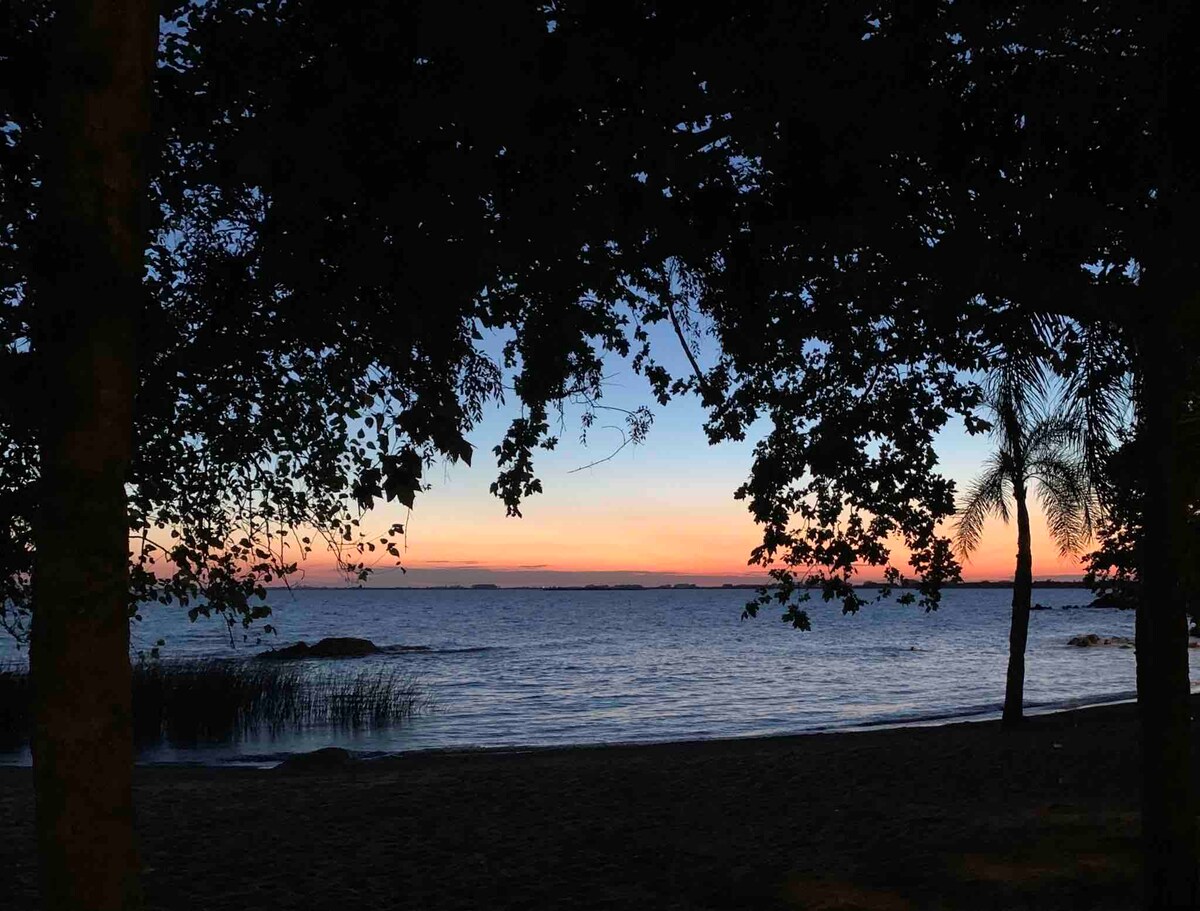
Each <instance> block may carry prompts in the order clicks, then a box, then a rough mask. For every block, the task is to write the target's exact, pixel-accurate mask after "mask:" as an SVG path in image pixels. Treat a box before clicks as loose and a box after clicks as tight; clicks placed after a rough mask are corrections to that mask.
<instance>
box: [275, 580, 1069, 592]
mask: <svg viewBox="0 0 1200 911" xmlns="http://www.w3.org/2000/svg"><path fill="white" fill-rule="evenodd" d="M774 587H775V586H774V585H772V584H759V583H757V582H737V583H728V582H727V583H724V584H722V585H700V584H698V583H692V582H675V583H664V584H663V585H639V584H637V583H617V584H612V585H609V584H606V583H598V584H590V585H500V584H499V583H493V582H480V583H476V584H474V585H291V586H287V585H271V586H268V587H267V590H268V591H358V590H362V591H376V592H385V591H535V592H588V591H602V592H629V591H634V592H642V591H645V592H661V591H757V590H758V589H760V588H774ZM854 587H855V588H861V589H872V588H884V587H885V586H884V584H883V583H882V582H860V583H859V584H858V585H856V586H854ZM891 587H892V588H897V589H915V588H916V587H917V586H916V585H913V584H909V583H905V584H902V585H893V586H891ZM1033 587H1034V588H1082V589H1086V588H1087V586H1086V585H1084V584H1083V581H1082V580H1076V581H1063V580H1058V579H1042V580H1041V581H1035V582H1034V583H1033ZM942 588H943V589H959V588H999V589H1010V588H1012V583H1011V582H992V581H990V580H987V581H983V582H954V583H948V584H945V585H943V586H942Z"/></svg>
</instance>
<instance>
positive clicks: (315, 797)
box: [0, 705, 1140, 911]
mask: <svg viewBox="0 0 1200 911" xmlns="http://www.w3.org/2000/svg"><path fill="white" fill-rule="evenodd" d="M1138 761H1139V759H1138V750H1137V729H1136V723H1135V715H1134V707H1133V706H1131V705H1122V706H1110V707H1103V708H1096V709H1085V710H1080V711H1074V712H1064V713H1060V714H1055V715H1047V716H1042V717H1038V718H1034V719H1032V720H1031V721H1030V722H1029V723H1028V725H1027V727H1026V728H1025V729H1023V730H1020V731H1016V732H1008V731H1002V730H1001V729H1000V727H999V725H998V724H997V723H994V722H986V723H959V724H951V725H946V726H942V727H932V728H908V729H899V730H881V731H871V732H863V733H830V734H814V735H805V736H796V737H780V738H771V739H763V740H740V741H711V742H700V743H673V744H663V745H654V746H608V747H588V748H574V749H546V750H534V751H529V752H520V753H511V752H510V753H502V752H485V751H481V752H473V753H472V752H467V753H462V752H457V753H434V754H417V755H410V756H399V757H392V758H387V759H382V760H374V761H369V762H357V763H351V764H349V765H346V766H343V767H341V768H336V769H327V770H323V771H322V770H312V771H287V770H283V769H274V770H238V769H213V768H170V767H144V768H141V769H139V771H138V782H137V808H138V814H139V815H138V825H139V830H140V837H141V844H142V853H143V861H144V864H145V867H146V869H145V875H144V881H145V888H146V893H147V898H148V906H149V907H150V908H155V909H199V908H205V909H229V911H234V909H237V911H243V909H258V908H263V909H265V908H271V909H309V908H311V909H326V908H328V909H334V908H336V909H351V911H366V909H384V908H389V909H390V908H403V909H429V911H437V909H452V908H453V909H542V908H546V909H550V908H555V909H558V908H581V909H582V908H611V909H618V908H620V909H659V908H661V909H700V908H704V909H735V908H746V909H750V908H753V909H784V908H797V909H798V908H808V909H829V911H832V909H841V911H848V909H852V908H870V909H889V911H892V909H895V911H901V909H918V908H962V909H984V908H996V909H1001V908H1003V909H1013V908H1026V907H1028V908H1039V909H1044V908H1127V907H1133V906H1134V905H1135V904H1136V903H1137V898H1138V892H1139V880H1138V877H1139V869H1140V867H1139V863H1140V862H1139V859H1138V839H1137V832H1138V814H1137V805H1138V803H1137V801H1138ZM30 782H31V777H30V773H29V770H27V769H11V768H10V769H0V819H3V820H4V821H5V822H4V826H3V829H2V831H0V852H2V856H3V857H4V858H5V867H6V869H5V872H4V874H3V877H2V878H0V896H2V895H3V893H4V892H5V891H8V890H13V891H12V898H13V899H14V900H10V901H3V900H0V905H3V906H4V907H6V908H14V909H16V908H27V907H33V906H34V899H35V892H34V869H33V864H34V857H33V851H32V841H33V837H32V836H33V828H32V827H33V821H32V817H33V808H32V795H31V791H30Z"/></svg>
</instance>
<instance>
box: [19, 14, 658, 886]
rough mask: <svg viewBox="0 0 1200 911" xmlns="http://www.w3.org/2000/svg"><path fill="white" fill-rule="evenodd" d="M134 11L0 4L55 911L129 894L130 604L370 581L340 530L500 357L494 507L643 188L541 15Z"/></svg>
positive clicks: (602, 299)
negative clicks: (509, 387)
mask: <svg viewBox="0 0 1200 911" xmlns="http://www.w3.org/2000/svg"><path fill="white" fill-rule="evenodd" d="M158 12H159V9H158V7H157V6H150V5H146V4H138V3H136V2H133V0H129V2H116V0H114V2H101V0H95V2H80V3H77V4H71V5H66V6H58V5H53V6H51V5H41V4H37V3H26V4H17V5H13V6H9V7H6V8H5V15H11V17H12V21H13V24H14V28H13V30H11V31H6V32H5V40H6V41H9V40H11V44H12V47H11V51H12V53H11V54H0V65H2V66H4V67H5V69H6V73H5V74H4V78H3V79H0V85H2V86H3V95H0V101H2V102H3V110H2V111H0V114H3V117H0V122H2V123H3V128H4V135H3V137H2V141H0V155H2V156H3V167H0V175H2V177H0V190H2V194H3V195H2V196H0V204H2V205H3V207H4V210H3V216H4V217H3V218H2V219H0V224H3V226H4V228H3V235H2V236H0V241H2V245H0V250H2V251H3V256H2V257H0V269H3V272H2V273H0V277H2V278H3V302H4V307H3V311H2V313H0V320H2V322H0V328H2V329H3V331H4V337H3V343H4V358H3V379H4V382H5V390H4V393H5V394H4V396H3V399H4V412H3V423H0V446H2V448H3V451H4V453H5V455H6V456H8V458H6V459H5V461H4V463H3V465H2V466H0V491H2V494H0V502H2V504H3V506H4V508H5V509H6V516H5V518H6V519H7V520H8V521H7V522H6V523H5V524H6V536H5V538H4V539H3V547H2V549H0V554H2V555H3V557H4V559H5V560H6V563H5V565H4V566H3V572H2V576H3V578H4V585H5V591H4V594H5V600H4V602H3V612H4V617H5V622H6V624H7V625H9V626H10V627H11V628H13V629H14V630H15V631H17V632H23V631H24V629H25V627H26V623H27V621H28V618H29V616H30V614H31V615H32V630H31V664H32V674H33V678H34V681H35V688H36V702H35V734H34V743H33V749H34V764H35V782H36V789H37V805H38V831H39V844H40V851H39V856H40V860H41V888H42V894H43V900H44V902H45V904H46V906H47V907H55V908H59V907H62V908H67V907H70V908H76V907H88V908H127V907H134V906H136V905H137V903H138V899H137V875H136V874H137V862H136V852H135V850H134V843H133V834H132V810H131V806H132V804H131V796H130V780H131V768H132V746H131V737H130V721H129V714H130V713H129V698H130V694H129V656H128V642H129V628H128V619H129V616H130V614H131V613H133V612H135V611H137V610H138V609H140V605H142V604H144V603H146V602H156V601H159V602H163V603H172V602H178V603H180V604H181V605H183V606H184V607H186V608H187V609H188V610H189V612H190V614H191V615H192V616H193V617H194V616H196V615H197V614H200V613H204V614H207V613H212V612H216V613H222V614H224V615H225V616H226V617H227V618H229V621H230V622H231V623H236V622H239V621H240V622H243V623H249V622H251V621H252V620H254V619H257V618H260V617H263V616H265V615H266V614H267V609H266V607H265V605H263V604H262V599H263V598H264V596H265V589H264V586H265V585H266V584H267V583H270V582H272V581H274V580H276V579H277V578H280V577H286V576H287V575H288V574H290V573H291V572H294V571H295V569H296V565H297V559H298V558H299V557H300V556H301V555H302V554H303V553H305V552H307V551H308V550H309V549H310V548H311V547H313V546H314V545H313V542H312V541H311V540H309V538H310V536H312V535H314V534H315V535H318V536H324V537H325V538H327V539H328V540H329V541H330V542H331V543H332V544H333V545H335V546H337V547H339V548H341V549H342V552H343V556H344V557H345V558H346V563H347V565H348V569H349V570H350V571H351V572H353V573H358V574H364V573H366V572H368V571H369V570H370V568H371V563H372V561H373V559H374V558H372V557H371V553H372V552H373V551H377V552H378V553H382V554H390V555H391V556H392V558H393V559H394V558H395V557H396V556H397V553H396V549H395V544H394V538H395V535H397V534H399V533H401V531H402V529H401V528H400V527H399V526H393V527H392V528H391V529H389V530H386V531H383V532H381V533H379V534H377V535H376V534H368V533H367V531H366V530H365V528H364V526H363V525H362V524H361V523H362V521H363V520H362V516H363V515H364V514H365V512H366V511H367V510H369V509H370V507H371V506H372V505H373V504H374V503H376V502H377V501H379V500H381V499H385V498H386V499H389V500H390V499H397V500H399V501H400V502H402V503H405V504H409V505H411V504H412V502H413V497H414V495H415V494H416V493H417V492H418V491H419V490H421V489H422V487H423V483H422V473H423V469H424V467H425V466H426V465H427V464H428V463H429V461H430V460H431V459H433V458H435V457H444V458H446V459H449V460H469V459H470V457H471V447H470V446H469V444H468V443H467V442H466V438H465V434H466V432H467V431H469V430H470V428H471V427H472V425H473V424H474V422H475V421H477V420H478V419H479V417H480V415H481V411H482V408H483V407H484V405H485V403H487V402H489V401H494V400H496V399H498V398H500V397H501V395H502V392H503V387H502V382H501V381H502V377H503V376H504V371H506V370H507V371H508V373H509V374H510V376H509V377H508V379H509V380H510V381H511V382H512V384H513V386H514V398H515V399H516V400H518V401H519V402H520V403H521V405H522V413H521V416H520V417H518V418H517V419H515V420H514V421H513V423H512V425H511V427H510V429H509V432H508V434H507V436H506V437H505V439H504V440H502V441H501V442H500V443H499V445H497V447H496V449H495V455H496V458H497V461H498V463H499V465H500V468H501V474H500V477H499V478H498V480H497V482H496V484H495V485H494V490H495V491H496V493H497V494H498V495H499V496H500V497H501V498H502V499H503V500H504V502H505V504H506V506H507V508H508V510H509V511H510V512H512V513H514V514H516V513H518V510H519V503H520V501H521V499H522V498H524V497H526V496H528V495H530V494H533V493H536V492H537V491H538V490H539V489H540V482H539V481H538V479H537V477H536V476H535V474H534V473H533V468H532V459H533V454H534V452H535V451H536V450H537V449H538V448H539V447H546V448H549V447H551V446H553V445H554V442H555V441H554V438H553V436H552V433H551V427H550V422H551V416H552V411H553V408H554V407H555V403H556V402H559V401H561V400H562V399H563V398H564V397H567V396H570V395H582V396H584V397H585V398H587V399H589V400H595V399H596V398H598V397H599V396H600V395H601V393H602V388H601V385H602V372H601V368H602V353H603V352H604V351H605V350H615V351H618V352H622V351H626V350H628V346H629V342H628V340H627V338H626V335H625V322H626V319H627V316H626V315H625V314H624V313H623V312H622V311H621V309H620V308H619V307H618V306H616V303H615V302H616V301H618V300H619V299H620V298H621V296H622V295H624V294H625V293H626V289H625V286H624V285H623V284H622V282H621V281H620V274H619V270H618V269H617V268H616V265H615V264H616V263H618V262H623V261H624V260H623V257H625V256H626V255H627V251H631V250H636V249H638V247H639V244H640V243H642V241H643V235H644V234H645V232H644V230H643V229H641V228H639V227H638V226H639V225H644V223H645V222H644V221H642V220H641V219H639V218H634V217H633V215H634V214H636V213H637V211H638V208H639V199H641V198H648V197H653V196H657V198H658V199H663V197H662V196H661V194H659V193H658V191H657V190H656V189H652V188H646V187H645V185H644V183H643V181H642V180H640V179H639V177H638V172H637V171H636V170H635V166H634V165H632V164H631V163H630V161H629V160H628V155H629V151H628V149H627V148H626V147H625V146H623V145H622V143H620V142H618V141H617V140H616V138H615V137H614V136H613V135H611V126H610V125H609V123H608V122H607V119H606V118H607V117H608V116H609V115H610V113H611V112H612V110H625V109H627V108H628V106H629V105H630V104H632V103H633V102H634V101H635V100H636V98H637V95H636V94H631V95H629V97H628V98H627V99H624V100H621V101H620V104H614V103H613V102H612V101H611V99H612V98H614V97H615V98H617V99H623V97H624V93H625V92H627V91H629V90H628V89H627V88H626V87H625V85H624V82H623V80H622V77H621V66H622V59H621V57H620V55H619V54H615V53H614V54H613V55H612V65H611V69H610V70H608V71H604V72H601V71H599V70H597V69H595V68H594V67H592V66H591V64H590V63H581V61H589V60H591V59H592V58H593V57H595V56H596V55H595V53H594V52H593V51H592V50H590V49H589V48H587V47H585V46H581V45H580V42H581V41H585V40H586V39H587V35H586V34H584V35H580V34H579V33H577V32H571V31H569V30H567V29H561V30H556V29H555V28H554V24H553V22H551V21H549V20H548V19H547V16H548V15H549V13H548V11H547V10H546V9H545V8H544V7H543V6H542V5H540V4H509V5H505V6H504V7H503V8H491V7H489V8H487V9H486V10H484V9H479V8H477V7H476V6H475V5H461V6H459V7H454V6H453V5H447V4H444V3H412V4H407V5H402V6H397V5H394V4H391V3H377V4H362V5H356V6H355V7H354V8H353V9H352V10H350V9H347V8H342V7H337V8H335V7H330V6H328V5H326V4H288V5H286V6H283V5H279V6H277V5H274V4H257V3H252V4H234V3H208V4H187V5H181V6H180V7H179V8H178V9H176V10H175V11H174V14H173V15H168V16H167V18H166V20H165V22H166V25H165V28H164V29H163V32H162V34H161V35H160V34H159V33H158V23H159V19H158ZM468 19H469V20H471V21H472V22H473V23H474V25H475V26H476V28H475V29H472V30H470V31H469V32H464V31H463V29H462V28H461V23H462V22H463V21H466V20H468ZM485 20H486V22H485ZM597 40H598V42H599V44H598V47H600V48H603V49H607V48H608V46H607V41H606V39H604V38H603V37H602V36H601V38H599V39H597ZM156 41H157V45H158V52H159V56H158V67H157V71H155V68H154V60H155V47H156ZM6 50H9V48H6ZM64 61H76V62H78V65H69V66H68V65H66V64H65V63H64ZM38 73H52V74H53V78H52V79H51V80H50V81H49V83H48V85H49V88H48V89H47V90H46V91H45V92H44V93H43V92H40V91H38V90H37V89H36V86H37V85H38V80H37V79H36V78H33V76H34V75H36V74H38ZM152 90H153V91H154V93H155V94H156V95H157V98H156V99H155V102H154V104H153V105H152V102H151V92H152ZM621 105H624V106H625V107H621ZM152 107H153V110H154V111H155V114H156V116H155V117H154V118H153V119H152V118H151V110H152ZM598 150H600V151H603V152H604V154H602V155H601V154H597V151H598ZM488 330H494V331H496V332H497V333H501V334H502V333H504V332H508V331H510V330H515V332H514V333H513V335H512V340H511V341H509V342H508V343H507V345H506V346H505V349H504V352H503V354H502V357H501V363H500V364H497V363H495V362H494V361H493V360H492V358H490V357H488V356H486V355H485V354H484V353H483V352H482V350H481V349H480V346H479V344H478V343H479V342H480V341H481V338H482V333H483V332H485V331H488ZM647 421H648V417H647V414H646V413H644V412H638V413H635V414H634V415H633V416H632V429H633V431H634V433H635V435H637V434H640V433H643V432H644V431H645V428H646V424H647ZM131 549H132V555H130V551H131ZM31 587H32V598H31V597H30V589H31ZM31 606H32V610H31Z"/></svg>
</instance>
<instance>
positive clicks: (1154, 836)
mask: <svg viewBox="0 0 1200 911" xmlns="http://www.w3.org/2000/svg"><path fill="white" fill-rule="evenodd" d="M1148 322H1149V324H1148V326H1147V328H1146V331H1145V332H1144V334H1143V337H1142V339H1141V340H1140V344H1139V346H1138V347H1139V351H1138V359H1139V372H1140V374H1141V380H1142V387H1141V402H1140V409H1139V410H1140V426H1139V437H1140V452H1141V458H1142V465H1143V470H1144V471H1145V475H1144V478H1143V485H1144V487H1143V490H1144V500H1143V510H1144V513H1143V517H1144V536H1143V539H1142V547H1141V566H1140V568H1139V570H1140V581H1141V598H1140V601H1139V604H1138V611H1137V684H1138V707H1139V713H1140V716H1141V733H1142V835H1143V839H1144V842H1145V886H1146V906H1147V907H1148V908H1154V909H1159V908H1191V907H1194V906H1195V902H1196V899H1197V879H1196V817H1195V813H1194V810H1193V792H1192V783H1191V777H1192V763H1191V713H1190V701H1189V693H1190V684H1189V679H1188V640H1187V618H1186V615H1185V613H1184V606H1183V597H1182V595H1183V593H1182V591H1181V590H1180V582H1179V579H1180V575H1179V570H1180V559H1181V556H1182V554H1181V548H1180V544H1181V540H1182V535H1183V533H1184V526H1185V523H1186V518H1187V516H1186V505H1185V503H1184V498H1183V493H1184V491H1183V487H1182V484H1181V482H1180V468H1181V466H1180V465H1179V446H1178V439H1177V437H1178V433H1179V429H1178V420H1179V414H1180V405H1181V390H1180V388H1179V385H1180V384H1179V379H1178V378H1179V377H1180V376H1182V365H1181V362H1180V361H1179V360H1178V359H1177V357H1175V356H1173V352H1174V354H1177V355H1179V356H1183V355H1184V352H1181V351H1177V350H1176V348H1177V345H1175V344H1174V340H1175V339H1176V338H1177V335H1176V333H1175V332H1174V331H1173V324H1172V321H1171V320H1170V319H1169V318H1164V317H1153V318H1151V320H1150V321H1148Z"/></svg>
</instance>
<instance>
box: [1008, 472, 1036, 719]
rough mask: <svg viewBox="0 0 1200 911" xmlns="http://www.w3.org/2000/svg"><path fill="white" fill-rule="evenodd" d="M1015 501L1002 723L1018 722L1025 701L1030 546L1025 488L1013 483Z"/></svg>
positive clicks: (1030, 580) (1031, 584)
mask: <svg viewBox="0 0 1200 911" xmlns="http://www.w3.org/2000/svg"><path fill="white" fill-rule="evenodd" d="M1013 496H1014V499H1016V501H1017V571H1016V574H1015V575H1014V576H1013V597H1012V625H1011V626H1010V627H1009V630H1008V676H1007V679H1006V681H1005V686H1004V718H1003V721H1004V724H1005V726H1010V725H1015V724H1019V723H1020V722H1021V719H1022V715H1023V707H1024V705H1025V647H1026V644H1027V643H1028V641H1029V610H1030V602H1031V600H1032V598H1033V549H1032V546H1031V544H1030V532H1029V504H1028V502H1027V500H1028V491H1027V489H1026V487H1025V484H1024V483H1023V482H1019V483H1016V484H1014V485H1013Z"/></svg>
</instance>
